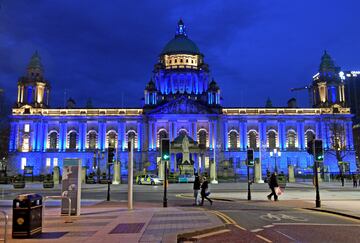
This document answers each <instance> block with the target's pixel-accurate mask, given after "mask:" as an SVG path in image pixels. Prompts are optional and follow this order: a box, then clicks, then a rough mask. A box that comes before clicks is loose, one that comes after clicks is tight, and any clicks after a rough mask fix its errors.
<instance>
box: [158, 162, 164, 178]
mask: <svg viewBox="0 0 360 243" xmlns="http://www.w3.org/2000/svg"><path fill="white" fill-rule="evenodd" d="M164 165H165V162H164V161H160V163H159V167H158V176H159V179H161V180H164V174H165V167H164Z"/></svg>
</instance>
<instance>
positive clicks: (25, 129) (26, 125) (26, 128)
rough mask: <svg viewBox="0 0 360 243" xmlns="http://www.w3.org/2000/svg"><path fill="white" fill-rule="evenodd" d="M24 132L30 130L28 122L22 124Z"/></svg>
mask: <svg viewBox="0 0 360 243" xmlns="http://www.w3.org/2000/svg"><path fill="white" fill-rule="evenodd" d="M24 132H30V124H25V125H24Z"/></svg>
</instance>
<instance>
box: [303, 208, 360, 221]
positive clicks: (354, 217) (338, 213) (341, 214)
mask: <svg viewBox="0 0 360 243" xmlns="http://www.w3.org/2000/svg"><path fill="white" fill-rule="evenodd" d="M304 209H306V210H311V211H318V212H324V213H329V214H335V215H340V216H343V217H346V218H352V219H356V220H360V216H356V215H351V214H347V213H341V212H337V211H332V210H328V209H321V208H320V209H316V208H304Z"/></svg>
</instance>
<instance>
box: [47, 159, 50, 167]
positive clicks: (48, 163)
mask: <svg viewBox="0 0 360 243" xmlns="http://www.w3.org/2000/svg"><path fill="white" fill-rule="evenodd" d="M50 165H51V158H46V167H50Z"/></svg>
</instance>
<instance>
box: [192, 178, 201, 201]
mask: <svg viewBox="0 0 360 243" xmlns="http://www.w3.org/2000/svg"><path fill="white" fill-rule="evenodd" d="M200 185H201V184H200V178H199V175H198V174H195V180H194V186H193V189H194V197H195V204H194V205H199V200H198V198H199V191H200Z"/></svg>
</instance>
